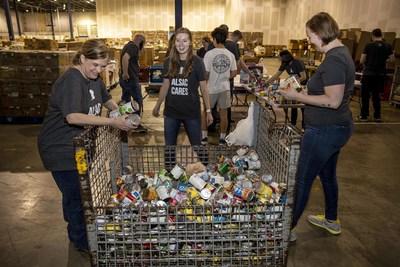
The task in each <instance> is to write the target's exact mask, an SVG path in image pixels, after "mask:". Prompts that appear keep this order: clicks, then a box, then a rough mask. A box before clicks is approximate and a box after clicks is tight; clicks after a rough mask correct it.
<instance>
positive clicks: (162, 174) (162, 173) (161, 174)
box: [157, 169, 168, 182]
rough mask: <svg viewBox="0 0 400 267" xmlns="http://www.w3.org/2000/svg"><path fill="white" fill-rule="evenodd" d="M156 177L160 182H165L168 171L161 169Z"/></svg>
mask: <svg viewBox="0 0 400 267" xmlns="http://www.w3.org/2000/svg"><path fill="white" fill-rule="evenodd" d="M157 176H158V178H160V180H161V181H162V182H165V181H166V180H167V179H168V171H167V170H166V169H162V170H161V171H159V172H158V173H157Z"/></svg>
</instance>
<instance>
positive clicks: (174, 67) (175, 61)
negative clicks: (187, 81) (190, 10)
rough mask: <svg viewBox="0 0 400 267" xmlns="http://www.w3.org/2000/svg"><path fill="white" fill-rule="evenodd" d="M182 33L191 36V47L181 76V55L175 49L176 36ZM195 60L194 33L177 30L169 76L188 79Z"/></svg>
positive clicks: (181, 29) (184, 29) (182, 29)
mask: <svg viewBox="0 0 400 267" xmlns="http://www.w3.org/2000/svg"><path fill="white" fill-rule="evenodd" d="M180 33H185V34H187V35H188V36H189V40H190V46H189V49H188V51H187V58H186V64H185V66H184V67H183V72H182V74H179V69H180V67H181V66H180V58H179V53H178V51H177V50H176V47H175V42H176V36H177V35H178V34H180ZM194 59H195V54H194V53H193V39H192V33H191V32H190V30H189V29H188V28H179V29H177V30H176V31H175V33H174V36H173V42H172V47H171V51H170V53H169V68H168V72H167V76H168V77H172V78H177V77H184V78H187V77H188V76H189V74H190V73H191V72H192V70H193V64H194Z"/></svg>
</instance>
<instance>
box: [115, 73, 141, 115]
mask: <svg viewBox="0 0 400 267" xmlns="http://www.w3.org/2000/svg"><path fill="white" fill-rule="evenodd" d="M119 84H120V85H121V88H122V96H121V100H122V101H125V102H127V103H128V102H131V101H132V99H131V98H132V97H133V99H134V100H136V101H137V102H138V104H139V110H140V111H141V112H142V111H143V96H142V87H141V86H140V83H138V82H135V81H134V80H132V79H129V80H128V81H127V82H125V81H124V79H122V77H120V79H119ZM141 112H139V115H140V113H141Z"/></svg>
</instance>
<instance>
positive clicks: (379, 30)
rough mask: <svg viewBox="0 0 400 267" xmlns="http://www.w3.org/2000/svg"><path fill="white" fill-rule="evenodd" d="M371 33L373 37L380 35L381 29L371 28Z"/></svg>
mask: <svg viewBox="0 0 400 267" xmlns="http://www.w3.org/2000/svg"><path fill="white" fill-rule="evenodd" d="M372 35H373V36H375V37H382V31H381V29H379V28H376V29H373V30H372Z"/></svg>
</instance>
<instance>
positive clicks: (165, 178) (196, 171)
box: [108, 146, 286, 208]
mask: <svg viewBox="0 0 400 267" xmlns="http://www.w3.org/2000/svg"><path fill="white" fill-rule="evenodd" d="M195 165H196V166H193V164H192V165H191V166H186V167H185V166H183V165H181V164H179V163H178V164H176V165H175V166H174V168H172V170H171V171H169V172H168V171H167V170H166V169H162V170H160V171H158V172H148V173H135V172H134V171H133V169H132V168H131V167H130V166H125V167H124V170H123V175H122V176H121V177H119V178H118V179H117V185H118V188H119V192H118V194H115V195H113V196H112V197H111V198H110V200H109V203H108V206H114V207H115V206H117V207H124V208H126V207H134V206H141V205H144V206H146V205H157V206H177V205H201V206H204V205H212V206H219V205H225V206H229V205H232V204H235V203H243V202H246V203H262V204H273V203H279V202H284V200H285V190H286V184H284V183H277V182H275V181H274V178H273V177H272V175H270V174H268V173H263V174H259V172H258V170H259V169H260V167H261V163H260V160H259V158H258V154H257V152H256V151H255V150H250V149H249V148H248V147H247V146H244V147H241V148H239V149H238V150H237V151H236V155H235V156H233V157H232V158H228V157H226V156H224V155H221V156H219V157H218V158H217V159H216V161H215V162H211V163H209V164H207V166H204V165H203V164H201V163H200V162H199V163H198V164H195Z"/></svg>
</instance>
